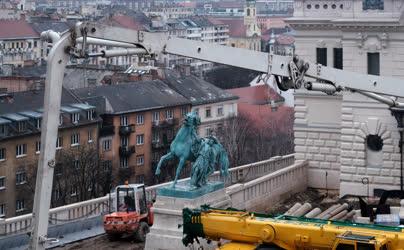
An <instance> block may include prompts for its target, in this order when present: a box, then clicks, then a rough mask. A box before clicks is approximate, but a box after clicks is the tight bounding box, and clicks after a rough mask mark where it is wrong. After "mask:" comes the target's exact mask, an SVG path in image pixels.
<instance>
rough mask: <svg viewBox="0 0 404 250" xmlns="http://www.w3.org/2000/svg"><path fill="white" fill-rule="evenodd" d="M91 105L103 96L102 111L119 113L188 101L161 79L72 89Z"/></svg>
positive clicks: (183, 103) (98, 101) (99, 100)
mask: <svg viewBox="0 0 404 250" xmlns="http://www.w3.org/2000/svg"><path fill="white" fill-rule="evenodd" d="M73 91H74V93H75V94H76V95H77V96H79V97H80V98H82V99H83V100H86V101H87V102H88V103H90V104H91V105H94V106H97V105H99V104H100V102H102V101H103V100H102V98H104V103H105V104H104V105H103V106H104V107H105V110H104V113H112V114H120V113H129V112H137V111H145V110H151V109H159V108H164V107H174V106H178V105H185V104H190V102H189V101H188V100H187V99H186V98H185V97H183V96H182V95H180V94H179V93H177V92H175V91H174V90H173V89H171V88H170V87H168V86H167V84H165V83H164V82H162V81H161V80H153V81H138V82H129V83H120V84H117V85H103V86H97V87H93V88H82V89H76V90H73Z"/></svg>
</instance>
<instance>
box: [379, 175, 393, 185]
mask: <svg viewBox="0 0 404 250" xmlns="http://www.w3.org/2000/svg"><path fill="white" fill-rule="evenodd" d="M374 182H375V183H381V184H394V178H393V177H384V176H375V177H374Z"/></svg>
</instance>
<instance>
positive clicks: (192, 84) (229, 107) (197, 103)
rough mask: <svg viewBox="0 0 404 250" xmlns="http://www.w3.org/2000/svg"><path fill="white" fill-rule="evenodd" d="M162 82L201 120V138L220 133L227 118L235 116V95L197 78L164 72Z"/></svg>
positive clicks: (199, 130) (168, 71)
mask: <svg viewBox="0 0 404 250" xmlns="http://www.w3.org/2000/svg"><path fill="white" fill-rule="evenodd" d="M164 81H165V82H166V83H167V84H168V85H169V86H170V87H171V88H172V89H174V90H175V91H177V92H178V93H180V94H181V95H183V96H184V97H186V98H187V99H188V100H189V101H190V102H191V104H192V111H194V112H196V113H197V114H198V115H199V117H200V118H201V125H199V128H198V134H199V135H200V136H202V137H205V136H209V135H214V134H215V133H216V132H219V133H220V132H221V131H222V128H223V125H224V122H225V121H226V119H227V118H229V117H232V116H237V100H238V97H237V96H236V95H233V94H231V93H230V92H227V91H225V90H222V89H220V88H218V87H216V86H215V85H213V84H211V83H209V82H206V81H204V80H202V79H200V78H198V77H195V76H192V75H189V74H185V75H182V76H181V75H179V74H178V73H176V72H175V71H172V70H166V71H165V78H164Z"/></svg>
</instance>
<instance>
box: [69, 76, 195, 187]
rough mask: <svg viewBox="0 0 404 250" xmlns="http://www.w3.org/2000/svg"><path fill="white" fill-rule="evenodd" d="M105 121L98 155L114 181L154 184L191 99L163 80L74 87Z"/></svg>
mask: <svg viewBox="0 0 404 250" xmlns="http://www.w3.org/2000/svg"><path fill="white" fill-rule="evenodd" d="M74 92H75V93H76V94H77V95H78V96H79V97H81V98H82V99H83V100H86V101H87V102H88V103H90V104H92V105H94V106H97V112H98V113H100V114H101V117H102V119H103V122H102V127H101V128H100V134H99V148H100V150H99V153H100V156H101V157H102V159H103V164H105V165H106V166H107V167H112V169H113V175H114V176H116V177H117V178H115V179H116V183H114V184H119V183H123V182H124V181H125V180H128V181H130V182H132V183H133V182H137V183H142V182H144V183H146V184H152V183H154V182H155V181H156V178H155V176H154V171H155V167H156V165H157V162H158V161H159V159H160V157H161V156H162V155H164V154H165V153H167V152H168V149H169V145H170V143H171V141H172V140H173V139H174V136H175V134H176V132H177V130H178V128H179V127H180V126H181V118H182V117H183V116H184V115H185V114H186V113H187V112H189V111H190V106H191V105H190V104H191V103H190V101H189V100H187V99H186V98H185V97H183V96H182V95H180V94H178V93H177V92H176V91H174V90H173V89H171V88H169V87H168V86H167V85H166V84H165V83H164V82H162V81H161V80H150V81H137V82H129V83H118V84H117V85H108V86H97V87H93V88H83V89H76V90H74Z"/></svg>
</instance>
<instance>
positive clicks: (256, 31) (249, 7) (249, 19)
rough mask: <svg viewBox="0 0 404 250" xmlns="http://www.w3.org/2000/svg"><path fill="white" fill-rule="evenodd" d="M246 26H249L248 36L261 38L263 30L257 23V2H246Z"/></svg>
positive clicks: (250, 0) (252, 0) (249, 0)
mask: <svg viewBox="0 0 404 250" xmlns="http://www.w3.org/2000/svg"><path fill="white" fill-rule="evenodd" d="M244 25H246V26H247V29H246V33H247V34H246V36H247V37H252V36H254V35H256V36H261V30H260V28H259V27H258V22H257V7H256V4H255V0H246V3H245V5H244Z"/></svg>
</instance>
